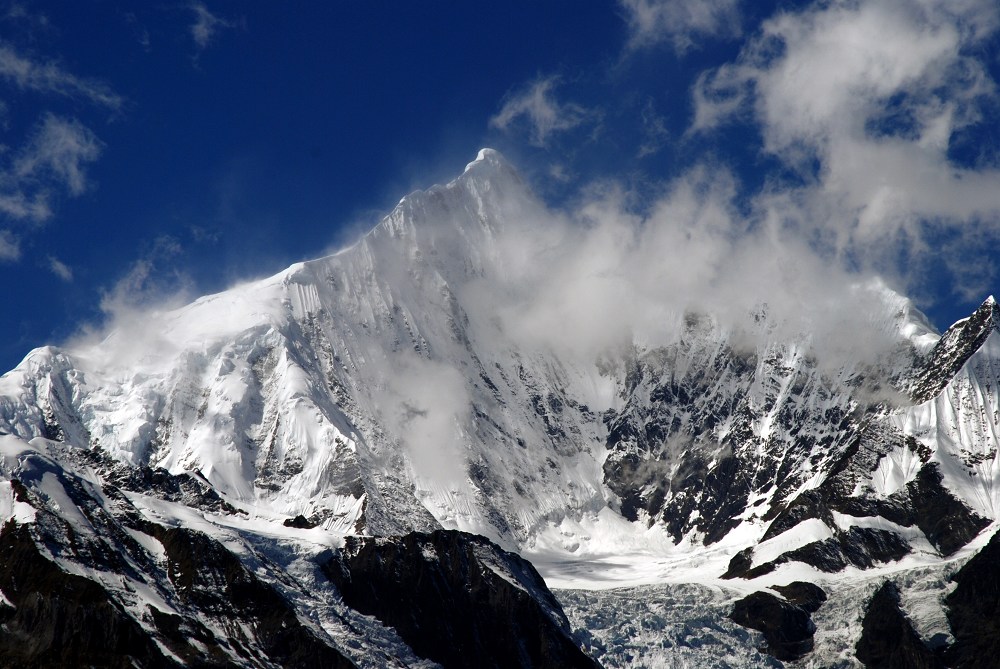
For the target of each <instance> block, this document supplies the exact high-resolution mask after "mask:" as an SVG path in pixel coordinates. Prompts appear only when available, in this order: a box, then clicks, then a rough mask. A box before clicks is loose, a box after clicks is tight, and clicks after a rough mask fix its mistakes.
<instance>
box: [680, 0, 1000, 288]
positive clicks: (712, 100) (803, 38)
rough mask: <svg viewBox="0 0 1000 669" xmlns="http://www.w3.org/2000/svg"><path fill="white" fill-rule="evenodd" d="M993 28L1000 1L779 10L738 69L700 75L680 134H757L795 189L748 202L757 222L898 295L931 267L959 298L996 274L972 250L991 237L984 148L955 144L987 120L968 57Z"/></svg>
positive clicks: (981, 70) (996, 202) (994, 216)
mask: <svg viewBox="0 0 1000 669" xmlns="http://www.w3.org/2000/svg"><path fill="white" fill-rule="evenodd" d="M998 25H1000V6H997V5H996V3H992V2H977V1H975V0H965V1H963V2H950V3H943V2H930V1H926V0H878V1H868V2H831V3H822V4H817V5H812V6H810V7H808V8H807V9H805V10H802V11H798V12H786V13H780V14H778V15H777V16H775V17H772V18H771V19H769V20H767V21H766V22H765V23H764V24H763V26H762V28H761V31H760V33H759V34H758V35H756V36H755V37H754V38H753V39H752V40H751V41H750V42H749V43H748V44H747V45H746V46H745V47H744V49H743V52H742V54H741V57H740V59H739V60H738V61H737V62H735V63H730V64H727V65H723V66H722V67H719V68H716V69H714V70H711V71H708V72H706V73H704V74H703V75H702V76H701V77H700V78H699V81H698V83H697V85H696V87H695V89H694V104H695V107H694V111H695V113H694V122H693V125H692V128H691V133H692V134H693V135H699V134H700V135H702V136H704V137H710V136H711V134H712V133H713V132H714V131H715V129H716V128H719V127H720V126H723V125H725V124H730V123H739V122H742V123H751V124H753V125H755V126H756V127H757V129H758V131H759V132H760V134H761V137H762V139H763V147H764V151H765V152H767V153H769V154H770V155H772V156H774V157H776V158H778V159H779V160H780V161H781V162H782V163H783V164H784V165H785V167H787V168H788V169H790V170H792V171H793V172H794V173H795V174H796V175H797V176H798V177H799V178H800V179H801V181H802V184H803V185H802V186H801V187H799V188H788V187H773V188H772V189H771V191H770V192H768V193H763V194H761V195H760V197H759V198H758V201H757V205H758V207H760V208H761V209H762V210H764V211H765V212H766V216H767V217H769V218H770V219H772V220H779V221H783V223H784V225H785V226H786V227H787V228H789V229H790V230H794V231H795V233H796V234H799V235H800V236H803V237H804V238H807V239H809V240H810V241H811V242H812V243H813V244H814V245H815V246H817V247H818V248H821V249H823V250H825V251H826V252H828V253H830V254H832V255H834V256H836V257H837V258H839V259H841V260H843V261H845V262H849V263H851V264H855V265H858V266H861V267H864V268H868V269H872V270H877V271H879V272H882V273H885V274H887V275H889V276H893V277H895V278H897V279H898V280H899V281H901V282H902V283H904V284H906V285H908V286H915V287H916V286H919V284H920V282H921V279H920V277H921V275H924V276H926V275H927V274H928V272H933V271H934V270H933V266H934V265H935V264H937V265H938V267H939V268H938V270H937V271H938V272H942V271H943V272H945V273H950V274H951V275H952V276H951V280H952V283H953V286H952V290H953V291H955V292H957V293H962V294H963V297H966V298H968V297H971V296H972V295H975V294H978V293H981V292H982V291H984V290H987V289H988V286H989V284H990V282H991V281H992V280H994V279H995V278H996V273H995V272H996V269H995V262H989V261H988V260H987V258H985V257H984V251H985V250H986V249H987V248H989V247H990V246H992V245H993V244H995V243H996V241H997V240H998V239H1000V223H998V221H1000V170H998V169H997V158H998V156H997V155H996V154H995V153H994V154H992V155H990V154H982V153H980V154H978V155H975V156H974V157H973V158H972V159H966V160H961V159H960V158H957V157H956V155H955V151H956V149H960V148H961V147H962V143H963V142H967V141H968V140H969V138H970V137H972V136H974V134H975V132H977V131H982V129H983V124H990V123H991V122H992V120H991V119H993V118H995V114H996V111H997V103H998V98H997V88H996V83H995V82H994V81H993V80H992V79H991V77H990V75H989V72H988V69H987V66H986V63H985V62H983V61H982V60H981V59H982V57H983V53H984V48H983V47H984V45H985V44H986V42H987V41H988V40H989V39H992V38H994V37H995V35H996V32H997V28H998ZM942 252H944V253H942ZM942 261H943V262H942ZM971 267H976V271H975V273H974V274H977V275H978V276H975V275H969V273H968V272H967V271H965V270H968V269H969V268H971ZM939 278H940V277H936V278H935V280H937V279H939Z"/></svg>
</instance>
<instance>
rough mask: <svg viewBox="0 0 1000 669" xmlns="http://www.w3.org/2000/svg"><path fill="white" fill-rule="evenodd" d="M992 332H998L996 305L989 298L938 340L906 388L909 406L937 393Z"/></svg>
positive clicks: (999, 309) (999, 314)
mask: <svg viewBox="0 0 1000 669" xmlns="http://www.w3.org/2000/svg"><path fill="white" fill-rule="evenodd" d="M995 329H1000V305H997V302H996V300H995V299H994V298H993V296H990V297H988V298H986V300H985V301H984V302H983V303H982V304H981V305H980V306H979V308H978V309H976V311H975V312H974V313H973V314H972V315H971V316H969V317H968V318H966V319H963V320H961V321H959V322H957V323H955V324H954V325H952V326H951V327H950V328H948V331H947V332H945V333H944V335H942V336H941V339H940V340H939V341H938V343H937V344H936V345H935V346H934V348H933V350H932V351H931V352H930V355H929V356H928V357H927V359H926V362H925V363H924V365H923V367H922V368H921V369H920V370H919V371H918V372H917V374H916V375H915V377H914V379H913V381H912V382H911V384H910V396H911V397H912V398H913V402H914V403H915V404H921V403H923V402H926V401H927V400H929V399H931V398H932V397H934V396H935V395H937V394H938V393H940V392H941V390H942V389H944V387H945V386H946V385H947V384H948V382H949V381H950V380H951V379H952V377H954V376H955V374H956V373H957V372H958V370H959V369H961V368H962V366H963V365H964V364H965V363H966V361H967V360H968V359H969V357H970V356H971V355H972V354H973V353H975V352H976V351H978V350H979V348H980V347H981V346H982V345H983V343H984V342H985V341H986V339H987V337H989V336H990V333H992V332H993V330H995Z"/></svg>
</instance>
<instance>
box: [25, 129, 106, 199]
mask: <svg viewBox="0 0 1000 669" xmlns="http://www.w3.org/2000/svg"><path fill="white" fill-rule="evenodd" d="M102 149H103V144H102V143H101V141H100V140H99V139H97V136H96V135H94V133H93V132H91V131H90V130H89V129H87V128H86V127H84V125H83V124H82V123H80V122H79V121H77V120H76V119H66V118H61V117H58V116H55V115H53V114H46V115H45V116H44V117H43V118H42V123H41V125H40V126H39V127H38V129H37V130H36V132H35V134H34V136H33V137H32V138H31V140H30V141H29V143H28V145H27V146H26V147H24V149H23V150H22V151H21V153H20V155H18V157H17V159H16V160H15V161H14V164H13V170H12V171H13V174H14V176H15V178H16V181H17V182H18V183H21V184H24V183H25V182H41V183H43V184H45V183H48V184H56V185H59V186H62V187H63V188H65V190H67V191H69V193H70V194H71V195H80V194H81V193H83V192H84V191H85V190H86V189H87V173H86V166H87V164H88V163H92V162H94V161H95V160H97V158H98V157H100V155H101V151H102Z"/></svg>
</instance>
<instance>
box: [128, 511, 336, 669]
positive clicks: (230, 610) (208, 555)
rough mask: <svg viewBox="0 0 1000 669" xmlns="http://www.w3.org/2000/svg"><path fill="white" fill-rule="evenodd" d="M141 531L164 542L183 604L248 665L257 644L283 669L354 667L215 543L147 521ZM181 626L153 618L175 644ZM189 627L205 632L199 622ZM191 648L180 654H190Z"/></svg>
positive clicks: (175, 620) (165, 618) (175, 621)
mask: <svg viewBox="0 0 1000 669" xmlns="http://www.w3.org/2000/svg"><path fill="white" fill-rule="evenodd" d="M143 529H144V530H145V531H146V532H148V533H149V534H150V535H151V536H153V537H155V538H156V539H157V540H159V542H160V543H161V544H163V547H164V549H165V551H166V556H167V573H168V576H169V579H170V582H171V584H172V585H173V586H174V589H175V590H176V592H177V594H178V596H179V598H180V600H181V602H183V604H185V605H186V606H187V607H189V608H190V609H191V610H192V613H194V614H196V616H197V617H201V618H203V619H206V618H207V620H208V621H211V622H212V623H214V624H215V626H217V627H219V628H221V629H223V630H224V631H225V633H226V635H227V637H228V641H229V643H230V644H231V645H232V647H233V648H234V649H235V651H236V653H237V654H238V655H240V656H242V657H243V659H244V660H245V661H246V662H247V663H248V664H249V663H252V662H254V660H255V659H256V657H257V653H256V652H255V648H254V647H255V646H256V647H258V648H259V649H260V651H262V653H263V655H264V657H266V658H267V659H268V660H270V661H271V662H274V663H276V664H278V665H280V666H282V667H301V668H302V669H305V668H307V667H316V668H317V669H318V668H319V667H330V668H331V669H353V667H354V663H352V662H351V661H349V660H348V659H347V658H346V657H344V656H343V655H342V654H341V653H340V652H339V651H337V650H336V649H334V648H332V647H331V646H330V645H329V643H328V642H324V641H323V640H321V639H320V638H319V637H318V636H317V634H316V633H315V632H314V631H313V630H311V629H309V628H308V627H306V626H305V625H303V624H302V622H301V621H300V620H299V619H298V617H297V616H296V615H295V610H294V609H293V608H292V606H291V605H290V604H289V603H288V601H287V600H286V599H285V598H284V597H282V596H281V595H280V594H279V593H278V591H277V590H275V588H274V587H273V586H271V585H268V584H266V583H264V582H262V581H261V580H260V579H259V578H257V576H255V575H254V574H253V573H251V572H250V571H249V570H248V569H247V568H246V567H245V566H244V565H243V563H242V562H241V561H240V559H239V558H237V557H236V556H235V555H233V554H232V553H231V552H230V551H228V550H226V548H225V547H224V546H222V544H220V543H219V542H218V541H215V540H214V539H211V538H210V537H207V536H205V535H204V534H202V533H201V532H196V531H193V530H189V529H185V528H179V527H172V528H164V527H161V526H159V525H155V524H152V523H149V524H147V525H145V527H144V528H143ZM192 617H193V618H194V616H192ZM195 619H196V618H195ZM183 622H185V621H183V620H182V619H179V617H171V616H169V615H166V616H160V617H159V618H158V619H157V623H158V627H159V629H160V631H161V632H164V633H165V635H169V636H168V638H169V639H170V640H171V641H174V642H175V643H177V642H182V641H183V640H182V639H179V638H178V636H180V635H179V631H180V630H179V626H180V625H182V624H183ZM190 624H191V625H192V627H196V628H200V629H202V630H203V629H204V628H203V627H202V625H201V624H200V623H196V622H193V621H192V622H191V623H190ZM174 631H176V632H177V633H176V634H171V632H174ZM195 638H197V637H195ZM189 648H190V645H188V647H187V648H184V649H183V650H185V651H188V652H190V650H189Z"/></svg>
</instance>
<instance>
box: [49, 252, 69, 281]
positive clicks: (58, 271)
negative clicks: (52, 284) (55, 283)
mask: <svg viewBox="0 0 1000 669" xmlns="http://www.w3.org/2000/svg"><path fill="white" fill-rule="evenodd" d="M48 266H49V271H51V272H52V273H53V274H55V275H56V276H57V277H59V278H60V279H62V280H63V281H65V282H66V283H69V282H71V281H72V280H73V270H72V269H71V268H70V267H69V265H67V264H66V263H64V262H63V261H61V260H59V258H56V257H54V256H49V258H48Z"/></svg>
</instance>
